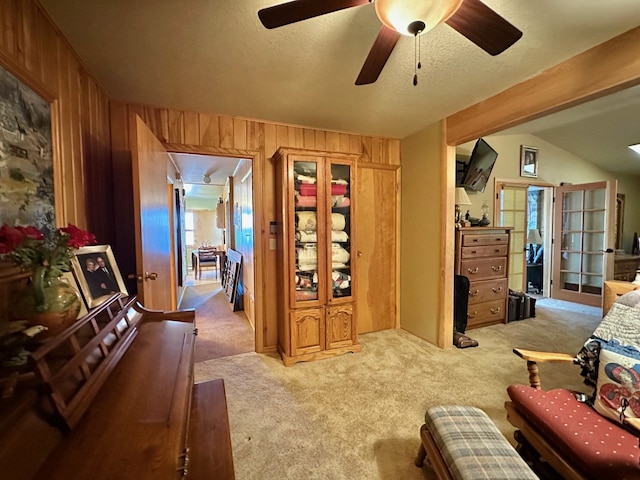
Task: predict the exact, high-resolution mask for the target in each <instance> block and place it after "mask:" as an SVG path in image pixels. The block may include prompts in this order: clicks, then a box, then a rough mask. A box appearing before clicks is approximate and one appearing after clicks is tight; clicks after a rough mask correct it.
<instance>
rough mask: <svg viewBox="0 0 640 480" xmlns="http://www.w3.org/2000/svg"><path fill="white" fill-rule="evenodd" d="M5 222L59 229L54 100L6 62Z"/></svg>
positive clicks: (1, 102)
mask: <svg viewBox="0 0 640 480" xmlns="http://www.w3.org/2000/svg"><path fill="white" fill-rule="evenodd" d="M0 112H2V119H1V120H0V192H2V199H1V200H2V208H1V209H0V225H1V224H3V223H8V224H9V225H35V226H36V227H38V228H39V229H40V230H42V231H43V232H44V233H45V235H47V234H48V233H51V232H53V231H54V230H55V228H56V222H55V215H56V209H55V205H54V199H55V193H54V184H53V179H54V170H55V169H56V168H57V165H55V163H56V162H55V161H54V160H55V159H54V145H53V140H52V134H51V132H52V123H51V122H52V118H53V117H52V105H51V100H50V99H48V98H45V97H43V95H42V93H41V92H39V91H37V89H36V88H35V86H34V88H31V86H30V85H27V84H26V83H23V81H22V80H21V79H20V78H18V76H15V75H13V74H12V73H11V72H10V71H8V70H6V69H5V68H4V67H3V66H2V65H0Z"/></svg>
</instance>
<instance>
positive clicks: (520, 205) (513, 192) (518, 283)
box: [495, 183, 528, 292]
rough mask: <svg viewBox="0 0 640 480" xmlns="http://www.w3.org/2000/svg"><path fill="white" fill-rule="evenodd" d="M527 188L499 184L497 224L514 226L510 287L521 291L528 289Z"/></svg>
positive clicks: (511, 241)
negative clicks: (526, 250) (526, 245)
mask: <svg viewBox="0 0 640 480" xmlns="http://www.w3.org/2000/svg"><path fill="white" fill-rule="evenodd" d="M527 188H528V185H521V184H517V185H516V184H507V183H500V184H498V185H497V190H498V197H497V203H496V219H495V224H496V225H500V226H503V227H512V229H511V235H510V236H509V238H510V245H509V263H508V265H509V273H508V278H509V288H510V289H511V290H516V291H519V292H524V291H526V290H525V288H526V285H525V281H526V268H525V265H526V264H525V260H526V259H525V240H526V239H527V231H526V228H527Z"/></svg>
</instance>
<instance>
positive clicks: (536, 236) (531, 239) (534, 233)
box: [527, 228, 542, 263]
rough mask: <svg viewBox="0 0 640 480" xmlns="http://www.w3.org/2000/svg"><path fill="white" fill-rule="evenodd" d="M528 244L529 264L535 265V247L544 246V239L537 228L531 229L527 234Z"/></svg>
mask: <svg viewBox="0 0 640 480" xmlns="http://www.w3.org/2000/svg"><path fill="white" fill-rule="evenodd" d="M527 243H528V244H529V261H528V262H527V263H533V246H534V245H542V237H541V236H540V232H539V231H538V229H537V228H530V229H529V232H528V233H527Z"/></svg>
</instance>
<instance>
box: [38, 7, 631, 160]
mask: <svg viewBox="0 0 640 480" xmlns="http://www.w3.org/2000/svg"><path fill="white" fill-rule="evenodd" d="M484 1H485V3H486V4H487V5H488V6H490V7H491V8H493V9H494V10H495V11H496V12H498V13H499V14H500V15H502V16H503V17H505V18H506V19H507V20H509V21H510V22H511V23H513V24H514V25H515V26H517V27H518V28H519V29H520V30H522V31H523V37H522V39H521V40H520V41H518V42H517V43H516V44H515V45H514V46H513V47H511V48H510V49H508V50H507V51H506V52H504V53H502V54H501V55H499V56H496V57H492V56H490V55H488V54H486V53H485V52H484V51H482V50H481V49H479V48H478V47H477V46H475V45H474V44H472V43H471V42H470V41H468V40H467V39H466V38H464V37H462V36H461V35H460V34H458V33H457V32H455V31H454V30H453V29H451V28H450V27H448V26H447V25H440V26H438V27H436V28H435V29H434V30H432V31H430V32H427V33H426V34H424V35H423V36H422V39H421V41H422V48H421V50H422V65H423V68H422V69H421V70H420V73H419V83H418V86H417V87H414V86H413V85H412V78H413V72H414V42H413V39H412V38H409V37H403V38H401V39H400V41H399V42H398V45H397V46H396V48H395V50H394V52H393V53H392V55H391V57H390V59H389V61H388V62H387V65H386V67H385V69H384V70H383V72H382V74H381V75H380V78H379V79H378V81H377V82H376V83H375V84H372V85H365V86H355V85H354V81H355V78H356V77H357V75H358V72H359V71H360V68H361V67H362V64H363V62H364V59H365V58H366V56H367V54H368V52H369V49H370V47H371V44H372V42H373V40H374V39H375V37H376V35H377V33H378V30H379V28H380V22H379V20H378V18H377V17H376V15H375V9H374V7H373V5H363V6H360V7H355V8H351V9H348V10H343V11H339V12H335V13H332V14H328V15H324V16H322V17H317V18H314V19H310V20H306V21H303V22H299V23H297V24H293V25H289V26H285V27H282V28H278V29H274V30H267V29H265V28H264V27H263V26H262V25H261V24H260V22H259V20H258V16H257V11H258V10H259V9H261V8H263V7H266V6H271V5H275V4H278V3H282V1H281V0H242V1H238V0H92V1H86V0H40V2H41V4H42V5H43V6H44V7H45V9H46V10H47V11H48V13H49V14H50V15H51V17H52V18H53V20H54V21H55V22H56V24H57V25H58V26H59V28H60V29H61V31H62V32H63V33H64V35H65V36H66V37H67V39H68V40H69V41H70V43H71V44H72V45H73V47H74V48H75V49H76V51H77V52H78V54H79V55H80V57H81V58H82V59H83V62H84V63H85V64H86V65H87V67H88V68H89V70H90V71H91V72H92V73H93V74H94V75H95V76H96V78H97V79H98V81H99V82H100V83H101V84H102V85H103V87H104V88H105V89H106V91H107V92H108V94H109V96H110V97H112V98H115V99H120V100H127V101H132V102H137V103H146V104H152V105H160V106H167V107H172V108H180V109H186V110H192V111H199V112H213V113H219V114H227V115H235V116H242V117H248V118H257V119H262V120H269V121H279V122H286V123H292V124H298V125H304V126H310V127H317V128H324V129H329V130H341V131H349V132H355V133H361V134H367V135H380V136H389V137H395V138H404V137H406V136H408V135H410V134H411V133H413V132H416V131H418V130H420V129H422V128H423V127H425V126H427V125H430V124H432V123H433V122H435V121H437V120H439V119H441V118H444V117H446V116H448V115H450V114H452V113H454V112H456V111H459V110H461V109H463V108H465V107H467V106H469V105H471V104H474V103H476V102H478V101H480V100H482V99H485V98H487V97H489V96H492V95H494V94H496V93H498V92H500V91H502V90H504V89H505V88H507V87H509V86H511V85H513V84H515V83H518V82H521V81H523V80H525V79H527V78H530V77H532V76H534V75H536V74H537V73H539V72H541V71H543V70H545V69H546V68H548V67H550V66H552V65H555V64H557V63H559V62H561V61H563V60H566V59H568V58H570V57H572V56H574V55H576V54H578V53H580V52H582V51H585V50H587V49H589V48H591V47H593V46H595V45H597V44H600V43H602V42H604V41H606V40H607V39H609V38H612V37H614V36H616V35H618V34H621V33H623V32H625V31H628V30H630V29H631V28H634V27H636V26H638V24H639V23H640V22H639V19H640V1H639V0H616V1H614V2H603V1H601V0H563V1H558V0H529V1H524V0H521V1H517V2H515V1H509V0H484ZM635 105H636V106H637V104H635ZM621 106H625V105H624V104H623V105H621ZM631 108H634V107H631ZM636 112H637V110H636ZM632 113H633V112H632ZM608 114H609V117H612V116H613V117H614V120H615V115H614V113H612V112H608ZM583 120H584V119H583ZM611 122H612V120H611V119H610V118H609V119H608V120H607V122H606V123H604V124H602V125H600V126H599V127H598V126H597V125H596V126H595V127H593V126H590V127H589V129H590V135H588V136H586V137H585V136H584V135H582V136H583V137H584V138H583V140H580V139H579V138H578V139H576V140H575V141H573V143H575V144H577V145H576V146H575V148H580V147H581V148H582V150H583V151H584V152H585V154H579V155H580V156H584V157H585V158H589V156H588V155H587V154H588V153H594V152H595V151H596V149H595V147H590V146H589V145H588V144H587V143H586V142H587V140H590V139H592V137H593V136H594V133H595V134H596V136H598V135H605V136H606V138H610V137H611V138H612V135H609V134H608V133H605V132H607V129H608V127H611V126H612V125H613V124H612V123H611ZM636 123H637V122H636ZM540 125H541V124H538V126H537V127H535V128H537V129H538V130H537V132H533V133H536V134H537V135H540V137H541V138H543V139H545V140H549V141H550V142H552V143H558V142H557V141H556V140H557V139H558V138H560V139H565V140H566V139H567V138H569V136H570V135H569V134H570V132H569V130H570V129H571V128H573V129H576V128H577V129H578V130H577V131H578V132H584V130H585V128H586V125H584V124H581V125H578V126H577V127H575V126H574V127H569V126H565V125H562V126H561V129H560V130H548V128H547V127H546V126H544V125H542V126H540ZM532 128H534V127H532ZM591 129H593V130H591ZM636 141H640V132H638V138H637V139H636ZM599 145H600V146H601V147H602V148H604V142H603V141H602V140H600V142H599ZM559 146H561V147H562V148H565V147H563V146H562V145H559ZM572 148H574V147H572ZM567 149H568V150H569V148H567ZM599 156H603V157H604V156H607V157H609V156H610V155H609V153H608V152H601V153H599ZM638 171H640V167H639V169H638Z"/></svg>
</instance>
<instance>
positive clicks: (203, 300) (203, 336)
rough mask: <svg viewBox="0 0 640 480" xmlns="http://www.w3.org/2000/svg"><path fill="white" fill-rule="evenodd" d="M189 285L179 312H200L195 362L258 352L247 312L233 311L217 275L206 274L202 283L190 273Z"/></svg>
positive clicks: (197, 315)
mask: <svg viewBox="0 0 640 480" xmlns="http://www.w3.org/2000/svg"><path fill="white" fill-rule="evenodd" d="M212 279H213V281H212ZM186 285H187V287H186V289H185V292H184V296H183V297H182V301H181V303H180V307H179V308H180V309H187V308H193V309H195V310H196V327H197V328H198V336H197V338H196V348H195V353H194V362H196V363H197V362H203V361H206V360H213V359H215V358H222V357H229V356H232V355H238V354H240V353H249V352H254V351H255V332H254V330H253V328H252V327H251V324H250V323H249V321H248V320H247V317H246V315H245V314H244V312H233V311H232V307H231V305H230V304H229V302H228V301H227V298H226V297H225V295H224V291H223V290H222V286H221V284H220V281H218V280H216V279H215V272H214V271H209V272H206V274H205V273H203V279H202V280H196V279H194V277H193V273H189V274H188V275H187V282H186Z"/></svg>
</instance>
